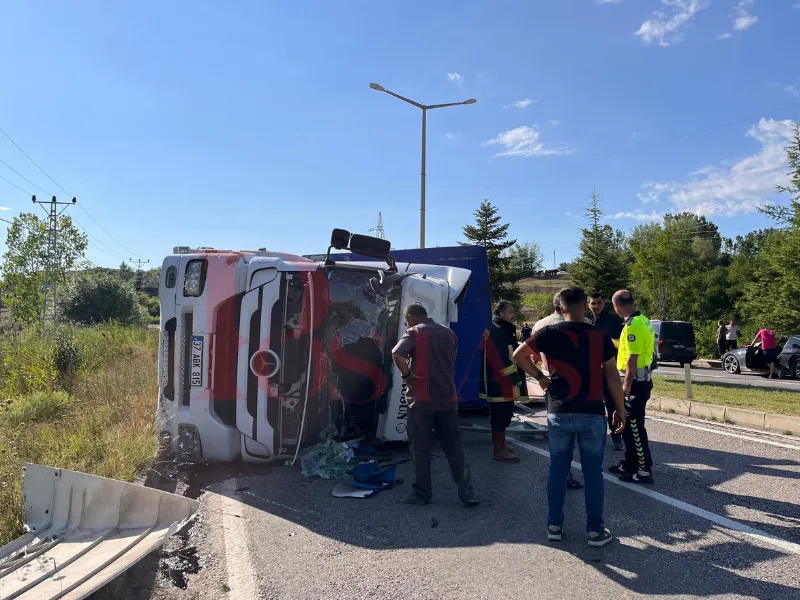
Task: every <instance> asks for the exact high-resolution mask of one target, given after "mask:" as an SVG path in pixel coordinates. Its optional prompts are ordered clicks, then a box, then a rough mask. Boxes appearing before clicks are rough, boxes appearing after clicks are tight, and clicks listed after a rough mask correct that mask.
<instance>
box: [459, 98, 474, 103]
mask: <svg viewBox="0 0 800 600" xmlns="http://www.w3.org/2000/svg"><path fill="white" fill-rule="evenodd" d="M476 102H477V100H475V98H470V99H469V100H464V101H463V102H462V103H461V104H475V103H476Z"/></svg>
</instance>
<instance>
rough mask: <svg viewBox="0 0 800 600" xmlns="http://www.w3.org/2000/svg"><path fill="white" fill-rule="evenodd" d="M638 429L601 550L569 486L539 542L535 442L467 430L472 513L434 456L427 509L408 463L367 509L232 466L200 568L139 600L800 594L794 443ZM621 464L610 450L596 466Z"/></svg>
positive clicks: (713, 431)
mask: <svg viewBox="0 0 800 600" xmlns="http://www.w3.org/2000/svg"><path fill="white" fill-rule="evenodd" d="M648 429H649V432H650V438H651V440H652V450H653V456H654V460H655V461H656V467H655V469H654V475H655V478H656V484H655V486H652V487H634V486H631V485H628V484H621V483H620V482H618V480H617V479H616V478H614V477H611V476H609V477H608V479H607V481H606V525H607V526H608V527H609V528H610V529H611V530H612V532H613V534H614V536H615V538H616V539H615V540H614V541H613V542H612V543H611V544H610V545H609V546H607V547H605V548H601V549H595V548H590V547H588V546H587V544H586V538H585V533H584V528H583V519H584V512H583V511H584V509H583V506H584V504H583V494H582V492H580V491H578V492H569V493H568V497H567V504H566V507H565V514H566V518H567V521H566V524H565V539H564V541H563V542H560V543H549V542H548V541H547V539H546V535H545V532H544V527H545V518H546V507H547V498H546V480H547V467H548V459H547V456H546V454H547V450H546V448H547V444H546V442H545V441H530V442H519V445H518V448H517V452H518V454H519V455H520V456H521V463H520V464H517V465H510V464H502V463H498V462H495V461H493V460H492V459H491V443H490V440H489V438H488V436H487V435H485V434H483V435H482V434H476V433H467V434H464V445H465V449H466V452H467V454H468V459H469V461H470V464H471V466H472V470H473V474H474V480H475V484H476V488H477V490H478V491H479V493H480V495H481V496H482V498H483V499H484V502H483V504H482V505H480V506H479V507H477V508H474V509H465V508H462V507H461V506H460V505H459V504H458V502H457V500H456V495H455V489H454V486H453V484H452V481H451V480H450V479H449V474H448V470H447V465H446V461H445V460H444V459H443V458H441V457H437V458H434V488H435V492H434V493H435V497H434V501H433V503H431V504H430V505H428V506H405V505H400V504H398V503H396V502H395V495H396V493H397V492H398V491H399V492H403V491H406V490H407V489H408V486H409V482H410V478H411V473H410V468H409V466H410V465H408V464H406V465H402V466H401V467H400V468H399V472H400V476H401V477H404V478H405V481H406V482H405V483H404V484H402V485H399V486H397V488H396V490H392V491H385V492H381V493H380V494H378V495H377V496H375V497H373V498H370V499H366V500H354V499H336V498H333V497H332V496H331V490H332V488H333V487H334V485H335V482H329V481H322V480H310V479H305V478H303V477H302V475H301V474H300V473H299V470H298V469H289V468H284V467H280V468H273V469H269V470H262V471H260V472H246V471H240V472H239V474H238V475H236V476H233V477H229V478H227V479H226V480H224V481H221V482H218V483H216V484H214V485H212V486H211V487H210V490H211V491H209V492H207V493H204V494H203V495H202V496H201V502H202V506H203V508H202V509H201V518H200V522H199V524H198V525H196V526H195V528H194V531H193V536H192V540H191V544H192V545H193V546H194V547H196V548H197V552H198V554H199V555H200V556H201V564H203V565H204V567H203V569H202V570H201V571H200V572H199V573H198V574H197V575H193V576H191V577H190V579H189V585H188V588H187V589H186V590H180V589H177V588H174V587H170V586H169V585H168V584H165V583H164V582H163V581H161V580H159V581H157V582H156V584H155V585H154V586H152V587H153V591H148V592H146V593H144V592H143V595H140V596H138V597H137V600H139V599H140V598H141V599H142V600H143V599H144V598H150V597H152V598H159V599H164V600H183V599H185V598H192V599H195V598H197V599H206V598H209V599H210V598H221V597H227V598H231V599H237V600H239V599H241V600H255V599H262V598H263V599H273V598H274V599H306V598H308V599H311V598H325V599H335V598H342V599H344V598H398V599H399V598H402V599H409V598H411V599H415V598H419V599H428V598H430V599H447V598H459V599H485V598H486V599H488V598H491V599H493V600H494V599H501V598H526V599H527V598H559V599H570V598H575V599H580V600H586V598H615V599H616V598H620V599H621V598H648V599H656V598H681V599H686V598H706V597H714V598H715V599H723V598H724V599H733V598H737V599H739V598H757V599H759V600H770V599H775V600H779V599H780V600H785V599H788V598H800V506H798V501H800V440H797V439H793V438H789V437H784V436H776V435H769V434H764V433H759V432H752V433H749V432H742V431H741V430H739V429H731V428H726V427H724V426H721V425H710V424H707V423H702V422H698V421H691V420H688V419H684V420H680V419H675V418H669V419H668V418H662V417H660V416H659V417H654V418H652V419H651V420H650V421H649V424H648ZM397 453H398V456H402V454H403V449H402V448H398V449H397ZM619 458H620V453H617V452H614V451H613V450H612V449H611V447H610V443H609V445H608V446H607V455H606V465H611V464H614V463H615V462H616V461H617V460H618V459H619ZM579 476H580V475H579ZM151 569H152V567H151ZM133 577H140V575H133ZM139 580H140V579H137V581H139ZM151 583H152V576H151ZM140 585H141V584H140ZM120 586H121V587H122V589H132V588H131V586H128V587H127V588H126V587H125V586H126V584H125V583H124V581H122V582H120V583H118V587H117V592H118V591H119V589H120ZM101 594H102V592H101V593H98V598H101V599H103V598H105V597H104V596H102V595H101ZM150 594H152V596H151V595H150ZM108 597H114V598H120V597H129V596H125V595H124V594H123V595H120V594H119V593H115V594H113V596H108Z"/></svg>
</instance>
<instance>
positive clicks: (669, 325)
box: [650, 321, 697, 366]
mask: <svg viewBox="0 0 800 600" xmlns="http://www.w3.org/2000/svg"><path fill="white" fill-rule="evenodd" d="M650 324H651V325H652V326H653V332H654V333H655V336H656V340H655V359H656V360H657V361H658V362H677V363H680V365H681V366H683V365H684V364H686V363H691V362H692V361H693V360H695V359H696V358H697V342H696V341H695V335H694V327H693V326H692V324H691V323H688V322H686V321H650Z"/></svg>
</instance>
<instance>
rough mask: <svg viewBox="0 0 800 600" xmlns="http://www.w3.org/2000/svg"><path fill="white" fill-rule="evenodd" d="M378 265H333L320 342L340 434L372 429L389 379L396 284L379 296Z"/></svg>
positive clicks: (394, 333)
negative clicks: (376, 283) (325, 355)
mask: <svg viewBox="0 0 800 600" xmlns="http://www.w3.org/2000/svg"><path fill="white" fill-rule="evenodd" d="M377 275H378V273H377V271H374V270H366V269H365V270H360V269H352V268H339V269H337V268H333V269H331V270H330V271H329V273H328V293H329V301H330V304H329V309H328V314H327V318H326V326H325V335H324V341H323V344H324V346H325V348H326V350H327V353H328V359H329V364H330V370H329V373H330V378H329V382H330V385H329V386H328V402H329V406H330V408H331V414H330V417H331V421H332V423H333V424H334V425H336V426H337V428H338V429H339V432H340V435H341V436H342V438H343V439H352V438H354V437H361V436H364V435H367V436H368V435H372V434H373V433H374V432H375V428H376V426H377V416H378V414H380V413H381V412H383V411H384V410H385V407H386V396H387V392H388V390H389V387H390V385H391V383H390V382H391V377H390V374H391V350H392V347H393V345H394V343H395V342H396V341H397V330H398V326H399V314H400V287H399V285H397V286H393V287H392V288H391V289H390V290H389V291H388V293H387V294H386V295H385V296H383V295H379V294H377V293H375V291H374V290H373V287H372V285H371V284H370V280H371V279H374V278H376V277H377Z"/></svg>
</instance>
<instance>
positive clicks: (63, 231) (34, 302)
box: [2, 213, 87, 325]
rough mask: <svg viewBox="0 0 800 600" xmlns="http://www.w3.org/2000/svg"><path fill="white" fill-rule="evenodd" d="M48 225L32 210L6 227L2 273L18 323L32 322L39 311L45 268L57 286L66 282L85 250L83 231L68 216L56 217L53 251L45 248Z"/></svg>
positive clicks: (45, 275) (85, 239)
mask: <svg viewBox="0 0 800 600" xmlns="http://www.w3.org/2000/svg"><path fill="white" fill-rule="evenodd" d="M48 236H49V233H48V226H47V222H46V221H45V220H42V219H40V218H39V217H38V216H36V215H35V214H33V213H22V214H20V215H18V216H16V217H14V220H13V222H12V224H11V226H10V227H9V228H8V235H7V237H6V252H5V254H4V255H3V259H4V261H3V266H2V274H3V279H4V281H5V284H6V288H7V292H8V294H9V296H8V305H9V308H10V310H11V314H12V316H13V317H14V318H15V319H16V320H17V322H18V323H20V324H21V325H31V324H33V323H35V322H36V321H37V320H38V319H39V316H40V315H41V313H42V307H43V305H44V289H45V284H46V282H47V281H48V271H50V273H49V275H50V278H51V279H52V280H54V281H55V283H56V285H58V286H61V285H63V284H64V283H65V282H66V278H67V273H68V272H69V271H70V270H72V269H73V268H74V267H75V265H76V264H77V263H78V261H79V260H80V259H81V258H82V257H83V254H84V252H85V251H86V246H87V238H86V234H84V233H81V232H80V231H79V230H78V229H77V228H76V227H75V226H74V225H73V224H72V219H71V218H70V217H69V216H67V215H61V216H60V217H58V235H57V238H56V248H55V250H56V252H55V257H52V258H53V259H54V260H51V257H50V256H49V251H48Z"/></svg>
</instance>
